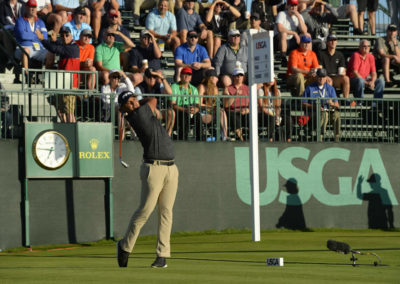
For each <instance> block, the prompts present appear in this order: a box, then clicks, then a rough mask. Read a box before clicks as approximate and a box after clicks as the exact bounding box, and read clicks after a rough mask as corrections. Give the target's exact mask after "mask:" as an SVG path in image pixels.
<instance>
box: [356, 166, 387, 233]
mask: <svg viewBox="0 0 400 284" xmlns="http://www.w3.org/2000/svg"><path fill="white" fill-rule="evenodd" d="M363 180H364V178H363V176H360V177H359V178H358V183H357V197H358V198H359V199H362V200H367V201H368V213H367V214H368V227H369V228H370V229H394V223H393V221H394V220H393V206H392V202H391V200H390V198H389V195H388V192H387V190H386V189H384V188H383V187H382V185H381V176H380V175H379V174H375V173H373V174H371V176H370V177H369V179H368V180H367V182H368V183H369V185H370V187H371V189H372V190H371V191H370V192H367V193H362V192H361V187H362V182H363Z"/></svg>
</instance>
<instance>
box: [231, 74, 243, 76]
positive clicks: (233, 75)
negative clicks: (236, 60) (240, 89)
mask: <svg viewBox="0 0 400 284" xmlns="http://www.w3.org/2000/svg"><path fill="white" fill-rule="evenodd" d="M240 76H244V75H243V74H237V75H233V77H240Z"/></svg>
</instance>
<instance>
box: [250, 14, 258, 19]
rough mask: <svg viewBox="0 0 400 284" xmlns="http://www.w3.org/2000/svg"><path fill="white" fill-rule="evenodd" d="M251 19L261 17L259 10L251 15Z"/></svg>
mask: <svg viewBox="0 0 400 284" xmlns="http://www.w3.org/2000/svg"><path fill="white" fill-rule="evenodd" d="M250 19H256V20H259V19H260V14H258V13H257V12H254V13H252V14H251V15H250Z"/></svg>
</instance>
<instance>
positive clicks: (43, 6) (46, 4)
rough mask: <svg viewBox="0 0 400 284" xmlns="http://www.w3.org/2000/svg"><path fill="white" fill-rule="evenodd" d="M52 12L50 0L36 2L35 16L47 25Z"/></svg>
mask: <svg viewBox="0 0 400 284" xmlns="http://www.w3.org/2000/svg"><path fill="white" fill-rule="evenodd" d="M52 11H53V6H52V5H51V0H39V1H37V15H38V17H39V18H41V19H42V20H43V22H44V23H47V20H48V18H49V16H50V15H51V12H52Z"/></svg>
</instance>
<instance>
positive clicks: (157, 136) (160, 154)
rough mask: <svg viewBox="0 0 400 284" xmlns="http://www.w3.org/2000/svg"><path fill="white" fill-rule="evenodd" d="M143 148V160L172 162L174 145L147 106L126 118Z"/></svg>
mask: <svg viewBox="0 0 400 284" xmlns="http://www.w3.org/2000/svg"><path fill="white" fill-rule="evenodd" d="M127 120H128V121H129V123H130V125H131V126H132V127H133V129H134V130H135V132H136V134H137V136H138V137H139V140H140V143H142V146H143V159H150V160H173V159H174V158H175V153H174V145H173V144H172V140H171V138H170V137H169V135H168V133H167V131H166V130H165V128H164V127H163V126H162V125H161V123H160V121H159V120H158V119H157V118H156V116H155V115H154V114H153V112H152V111H151V108H150V106H149V105H148V104H144V105H143V106H141V107H139V108H137V109H135V110H134V111H133V112H132V113H130V114H129V115H128V117H127Z"/></svg>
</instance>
